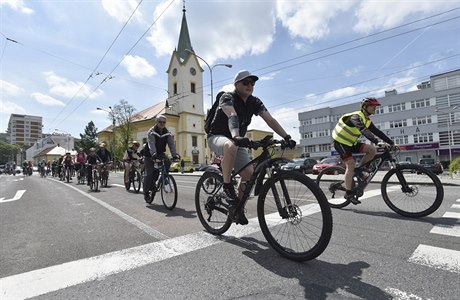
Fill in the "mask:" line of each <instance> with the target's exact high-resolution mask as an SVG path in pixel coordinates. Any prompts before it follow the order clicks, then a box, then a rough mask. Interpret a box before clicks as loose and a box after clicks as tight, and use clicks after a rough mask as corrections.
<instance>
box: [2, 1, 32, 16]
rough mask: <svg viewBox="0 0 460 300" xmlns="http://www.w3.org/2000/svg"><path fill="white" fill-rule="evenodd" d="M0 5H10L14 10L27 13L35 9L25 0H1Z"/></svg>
mask: <svg viewBox="0 0 460 300" xmlns="http://www.w3.org/2000/svg"><path fill="white" fill-rule="evenodd" d="M0 6H9V7H10V8H11V9H13V10H17V11H20V12H22V13H24V14H26V15H30V14H33V13H34V11H33V9H31V8H29V7H27V6H26V5H25V4H24V1H23V0H0Z"/></svg>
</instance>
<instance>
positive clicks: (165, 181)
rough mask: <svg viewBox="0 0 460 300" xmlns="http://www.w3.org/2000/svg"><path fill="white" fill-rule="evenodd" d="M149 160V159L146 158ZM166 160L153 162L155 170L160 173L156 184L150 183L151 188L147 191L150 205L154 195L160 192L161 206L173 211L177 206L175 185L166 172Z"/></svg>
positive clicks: (171, 177) (162, 158) (159, 159)
mask: <svg viewBox="0 0 460 300" xmlns="http://www.w3.org/2000/svg"><path fill="white" fill-rule="evenodd" d="M146 159H149V158H146ZM167 159H168V158H166V157H165V156H163V157H161V158H158V159H156V160H154V164H155V168H156V169H158V171H159V172H160V174H159V176H158V179H157V180H156V182H155V181H154V182H153V183H152V186H151V188H150V190H149V198H150V202H148V203H149V204H151V203H152V201H153V198H155V194H156V193H157V192H161V201H162V202H163V205H164V206H165V207H166V208H167V209H169V210H173V209H174V208H175V207H176V204H177V184H176V180H175V179H174V177H173V176H172V175H171V174H169V172H168V170H167V169H166V164H165V162H166V160H167Z"/></svg>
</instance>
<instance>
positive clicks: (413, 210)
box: [382, 165, 444, 218]
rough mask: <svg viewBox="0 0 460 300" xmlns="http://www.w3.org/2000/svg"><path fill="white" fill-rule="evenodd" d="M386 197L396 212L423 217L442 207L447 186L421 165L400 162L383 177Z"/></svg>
mask: <svg viewBox="0 0 460 300" xmlns="http://www.w3.org/2000/svg"><path fill="white" fill-rule="evenodd" d="M382 197H383V200H384V201H385V203H386V204H387V205H388V207H389V208H391V209H392V210H393V211H394V212H396V213H398V214H400V215H402V216H405V217H410V218H419V217H424V216H427V215H429V214H432V213H433V212H435V211H436V210H437V209H438V208H439V206H441V203H442V200H443V199H444V188H443V186H442V183H441V181H440V180H439V178H438V177H437V176H436V175H435V174H434V173H433V172H431V171H429V170H427V169H425V168H423V167H421V166H418V165H405V166H401V165H400V166H398V167H397V168H395V169H391V170H390V171H388V173H387V174H386V175H385V177H383V179H382Z"/></svg>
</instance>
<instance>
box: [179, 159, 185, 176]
mask: <svg viewBox="0 0 460 300" xmlns="http://www.w3.org/2000/svg"><path fill="white" fill-rule="evenodd" d="M184 168H185V161H184V159H181V161H180V172H181V173H182V174H184Z"/></svg>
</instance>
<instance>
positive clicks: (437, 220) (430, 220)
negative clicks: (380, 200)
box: [346, 208, 460, 226]
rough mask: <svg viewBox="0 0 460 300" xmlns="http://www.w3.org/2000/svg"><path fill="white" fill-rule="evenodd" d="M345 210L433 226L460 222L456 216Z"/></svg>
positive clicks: (451, 224)
mask: <svg viewBox="0 0 460 300" xmlns="http://www.w3.org/2000/svg"><path fill="white" fill-rule="evenodd" d="M346 211H350V212H353V213H356V214H362V215H367V216H375V217H383V218H391V219H395V220H404V221H412V222H419V223H427V224H431V225H433V226H435V225H438V226H453V225H457V224H460V221H459V219H458V218H449V217H430V216H426V217H421V218H409V217H404V216H401V215H398V214H397V213H393V212H382V211H362V210H358V209H354V208H349V209H346Z"/></svg>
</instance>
